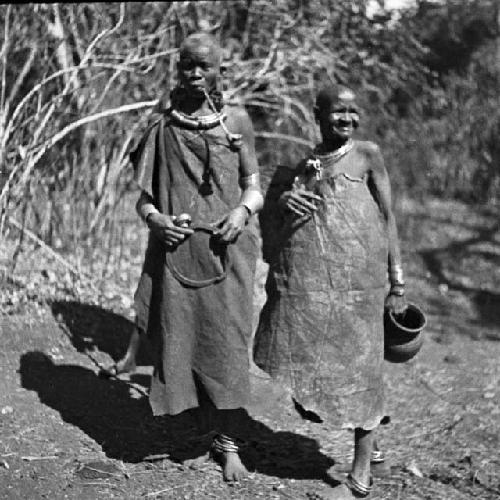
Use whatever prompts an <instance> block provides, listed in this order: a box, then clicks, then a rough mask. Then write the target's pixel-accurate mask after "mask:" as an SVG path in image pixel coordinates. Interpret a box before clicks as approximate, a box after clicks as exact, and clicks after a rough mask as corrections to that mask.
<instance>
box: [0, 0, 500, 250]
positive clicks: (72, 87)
mask: <svg viewBox="0 0 500 500" xmlns="http://www.w3.org/2000/svg"><path fill="white" fill-rule="evenodd" d="M366 4H367V2H366V1H364V0H342V1H334V0H310V1H307V2H305V1H303V0H274V1H272V2H270V1H268V0H239V1H231V2H174V3H165V2H158V3H156V2H147V3H127V4H118V3H111V4H105V3H95V4H94V3H89V4H84V3H75V4H47V5H43V4H35V5H2V6H0V39H1V40H2V48H1V51H0V63H1V71H0V78H1V89H0V170H1V173H0V176H1V177H0V188H1V191H0V209H1V220H0V233H1V234H4V233H5V230H6V228H8V227H9V225H12V224H21V225H22V226H23V227H26V228H28V229H31V230H33V231H34V232H35V233H36V234H37V235H38V236H39V237H41V238H42V239H44V240H45V241H46V242H47V243H49V244H51V245H52V244H55V243H58V245H66V244H68V242H75V241H80V242H82V241H86V242H91V243H92V241H98V240H94V239H93V238H95V237H96V236H97V237H98V238H101V236H102V234H103V231H104V232H106V231H108V232H109V231H110V230H111V229H113V227H114V224H115V223H116V212H117V209H118V208H117V207H119V206H120V200H121V199H122V196H123V194H124V193H126V192H127V191H128V190H129V188H130V178H131V172H130V168H128V153H129V150H130V148H131V147H132V145H133V144H134V141H135V140H136V138H137V137H138V135H139V133H140V131H141V130H142V129H143V128H144V126H145V124H146V123H147V121H148V115H149V114H150V113H151V112H152V111H153V109H154V108H156V107H157V106H158V102H159V100H162V101H164V100H165V99H166V98H167V96H168V93H169V90H170V89H171V88H172V86H173V84H174V81H175V76H176V69H175V68H176V53H177V47H178V45H179V43H180V40H181V39H182V38H183V37H184V36H186V35H187V34H189V33H191V32H193V31H197V30H205V31H209V32H211V33H213V34H214V36H216V37H218V38H219V39H220V40H221V42H222V45H223V47H224V56H225V66H226V68H227V69H226V72H225V77H224V78H225V84H226V87H227V99H228V100H229V101H233V102H240V103H242V104H244V105H245V106H247V108H248V109H249V111H250V113H251V115H252V117H253V119H254V124H255V128H256V129H257V131H258V137H259V141H258V151H259V157H260V163H261V165H262V167H263V171H264V174H265V175H269V174H270V173H271V172H272V170H273V168H274V167H275V166H276V165H277V164H279V163H295V162H296V161H297V160H298V158H299V156H300V155H302V154H303V153H304V151H305V150H306V149H307V148H308V147H309V146H310V145H312V144H313V143H314V142H315V140H316V139H317V135H316V134H317V132H316V127H315V125H314V120H313V116H312V112H311V110H312V102H313V96H314V93H315V91H316V90H317V88H318V87H319V86H321V85H323V84H325V83H327V82H329V81H331V82H334V81H337V82H342V83H346V84H349V85H351V86H352V87H354V88H355V89H356V90H357V91H358V92H359V94H360V96H361V100H362V103H363V107H364V116H363V118H364V120H363V124H364V128H363V130H364V132H363V133H364V134H365V135H366V136H370V137H371V138H373V139H375V140H377V141H378V142H380V143H381V145H382V147H383V151H384V154H385V156H386V159H387V163H388V166H389V169H390V170H391V174H392V179H393V184H394V185H395V187H396V188H397V192H398V193H400V192H403V191H406V192H409V194H410V195H411V194H413V195H420V196H425V195H426V194H427V193H433V194H440V195H446V196H460V197H465V198H468V199H471V200H481V201H482V200H491V199H498V197H499V192H500V191H499V187H500V172H499V170H500V167H499V164H500V149H499V148H500V147H499V143H498V136H499V133H500V115H499V109H498V103H499V97H500V90H499V89H500V77H499V74H500V33H499V26H500V13H499V11H500V7H499V4H498V2H496V1H495V0H448V1H447V2H443V3H437V4H436V3H431V2H424V1H421V2H419V4H418V7H417V8H413V9H408V10H406V11H402V12H400V13H399V14H398V15H396V14H395V13H391V12H388V11H386V10H384V9H383V8H382V7H381V8H380V9H379V10H378V11H377V12H376V14H374V13H373V12H372V13H368V12H367V10H366ZM58 245H56V246H58Z"/></svg>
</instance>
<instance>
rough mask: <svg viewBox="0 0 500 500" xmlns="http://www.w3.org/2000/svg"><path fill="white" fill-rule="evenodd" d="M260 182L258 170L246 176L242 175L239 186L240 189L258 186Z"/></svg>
mask: <svg viewBox="0 0 500 500" xmlns="http://www.w3.org/2000/svg"><path fill="white" fill-rule="evenodd" d="M259 184H260V175H259V174H258V172H255V173H253V174H250V175H247V176H246V177H242V178H241V179H240V186H241V188H242V189H247V188H249V187H251V186H255V187H257V188H258V187H259Z"/></svg>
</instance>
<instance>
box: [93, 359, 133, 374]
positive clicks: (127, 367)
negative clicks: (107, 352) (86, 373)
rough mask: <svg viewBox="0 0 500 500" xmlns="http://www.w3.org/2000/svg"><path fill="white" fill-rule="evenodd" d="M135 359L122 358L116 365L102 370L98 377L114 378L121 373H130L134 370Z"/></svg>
mask: <svg viewBox="0 0 500 500" xmlns="http://www.w3.org/2000/svg"><path fill="white" fill-rule="evenodd" d="M136 367H137V366H136V364H135V358H134V357H132V356H127V355H126V356H124V357H123V358H122V359H120V360H119V361H117V362H116V363H114V364H112V365H110V366H107V367H106V368H102V369H101V371H100V375H101V376H104V377H116V376H118V375H120V374H121V373H131V372H133V371H135V369H136Z"/></svg>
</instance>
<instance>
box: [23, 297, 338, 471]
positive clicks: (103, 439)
mask: <svg viewBox="0 0 500 500" xmlns="http://www.w3.org/2000/svg"><path fill="white" fill-rule="evenodd" d="M53 311H54V314H55V315H56V316H57V315H59V317H58V319H59V321H64V322H65V325H66V327H67V329H68V330H69V332H70V334H71V339H72V343H73V345H74V346H75V348H76V349H77V350H78V351H80V352H85V351H86V350H87V349H89V348H92V347H96V348H98V349H100V350H103V351H104V352H107V353H108V354H110V355H111V356H112V357H114V358H115V359H117V358H118V357H119V355H120V353H121V352H120V349H121V347H120V345H119V343H118V348H117V343H116V342H115V341H116V339H117V338H119V337H120V336H121V337H122V338H121V339H120V341H119V342H123V344H122V346H123V345H126V342H127V340H128V339H127V335H123V331H125V330H126V329H127V328H129V329H131V327H132V324H131V323H130V322H129V321H128V320H126V319H125V318H123V317H121V316H118V315H116V314H114V313H112V312H109V311H106V310H105V309H102V308H97V307H96V306H87V305H81V308H80V309H78V306H77V305H76V303H70V304H69V305H68V303H62V304H61V303H60V304H57V305H55V306H54V305H53ZM95 323H99V326H97V327H92V326H90V328H89V325H92V324H95ZM108 328H109V330H108ZM129 332H130V330H129ZM108 337H109V338H108ZM19 373H20V376H21V384H22V387H23V388H25V389H28V390H32V391H35V392H37V394H38V397H39V398H40V401H41V403H43V404H45V405H47V406H49V407H50V408H53V409H55V410H56V411H58V412H59V414H60V415H61V418H62V419H63V420H64V421H65V422H67V423H69V424H72V425H74V426H76V427H78V428H80V429H81V430H82V431H83V432H84V433H85V434H87V435H88V436H89V437H90V438H92V439H93V440H94V441H95V442H96V443H98V444H99V445H100V446H102V449H103V451H104V452H105V453H106V455H107V456H108V457H109V458H116V459H120V460H123V461H125V462H132V463H137V462H141V461H143V460H145V459H147V460H155V459H156V458H159V459H160V458H167V459H168V460H171V461H175V462H179V461H180V462H182V461H185V460H189V459H195V458H197V457H199V456H201V455H202V454H204V453H205V452H206V440H204V439H203V438H201V437H200V436H199V434H198V431H197V427H196V411H197V410H188V411H186V412H183V413H181V414H180V415H176V416H170V417H153V416H152V414H151V409H150V407H149V402H148V400H147V388H148V387H149V377H146V376H144V375H132V377H131V379H130V381H125V380H118V379H105V378H102V377H99V376H98V374H97V373H96V372H95V371H94V370H92V369H89V368H86V367H84V366H80V365H76V364H66V365H64V364H56V363H54V362H53V360H52V359H51V358H50V357H49V356H47V355H46V354H44V353H42V352H38V351H30V352H27V353H25V354H23V355H22V356H21V359H20V368H19ZM263 383H264V384H267V383H268V382H267V381H264V382H263ZM257 389H258V390H260V391H261V392H262V391H266V388H265V387H259V388H257ZM268 399H269V398H268ZM269 403H270V402H269V401H267V405H268V406H269ZM271 404H272V403H271ZM279 404H282V403H279ZM241 411H242V412H243V414H244V418H245V419H246V424H247V425H246V427H247V429H248V431H247V434H246V435H245V436H244V438H245V439H246V441H247V442H248V443H249V446H248V447H247V448H245V449H244V450H243V451H242V458H243V460H244V462H245V464H246V465H247V466H248V467H249V469H251V470H256V471H258V472H260V473H263V474H265V475H269V476H274V477H280V478H294V479H324V480H328V477H327V476H326V471H327V469H328V468H329V467H330V466H331V465H332V464H333V460H331V459H329V458H328V457H326V456H325V455H323V454H322V453H321V452H320V451H319V445H318V443H317V441H315V440H313V439H310V438H307V437H305V436H302V435H300V434H297V433H294V432H286V431H280V432H275V431H273V430H272V429H271V428H270V427H268V426H266V425H264V424H263V423H262V422H260V421H258V417H256V418H257V419H254V418H252V417H250V416H249V415H248V413H246V412H245V411H244V410H241ZM274 414H275V415H276V414H277V413H276V408H274ZM277 418H278V420H279V410H278V417H277Z"/></svg>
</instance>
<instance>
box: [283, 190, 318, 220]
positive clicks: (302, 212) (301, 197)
mask: <svg viewBox="0 0 500 500" xmlns="http://www.w3.org/2000/svg"><path fill="white" fill-rule="evenodd" d="M321 201H322V198H321V197H320V196H318V195H316V194H314V193H313V192H312V191H307V190H306V189H301V188H298V189H292V190H290V191H285V192H284V193H283V194H282V195H281V196H280V199H279V204H280V206H281V207H283V208H286V209H287V210H290V212H293V213H294V214H295V215H297V216H298V217H304V216H310V215H312V214H313V213H314V212H315V211H316V210H318V207H317V206H316V205H315V204H314V202H321Z"/></svg>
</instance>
